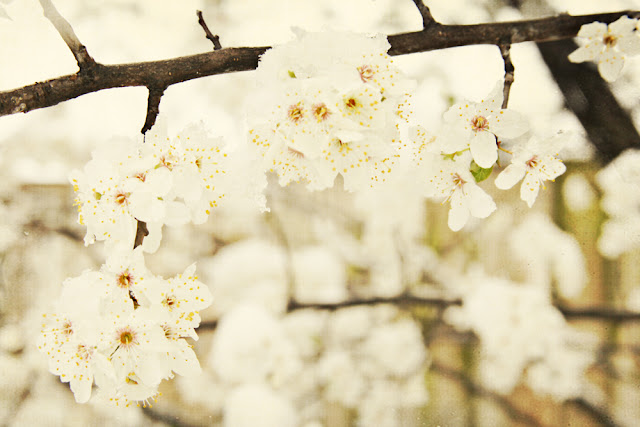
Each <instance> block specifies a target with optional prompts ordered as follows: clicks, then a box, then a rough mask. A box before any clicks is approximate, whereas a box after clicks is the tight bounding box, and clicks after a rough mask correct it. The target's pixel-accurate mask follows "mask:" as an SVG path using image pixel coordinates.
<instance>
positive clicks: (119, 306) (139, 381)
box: [38, 247, 212, 405]
mask: <svg viewBox="0 0 640 427" xmlns="http://www.w3.org/2000/svg"><path fill="white" fill-rule="evenodd" d="M195 269H196V267H195V264H193V265H191V266H189V267H187V269H186V270H185V271H184V272H183V273H182V274H178V275H176V276H174V277H172V278H169V279H167V280H165V279H163V278H161V277H158V276H155V275H153V274H152V273H151V272H150V271H149V270H148V269H147V268H146V267H145V264H144V259H143V253H142V248H140V247H139V248H137V249H135V250H133V251H128V252H116V253H114V254H113V255H112V256H111V257H110V258H109V259H108V260H107V262H106V264H104V265H103V266H102V268H101V269H100V270H99V271H92V270H87V271H84V272H83V273H82V274H81V275H80V276H78V277H75V278H69V279H67V280H66V281H65V283H64V287H63V290H62V294H61V295H60V298H59V300H58V301H57V303H56V310H55V312H53V313H49V314H44V315H43V319H42V335H41V336H40V339H39V343H38V348H39V350H40V351H41V352H43V353H45V354H46V355H47V356H48V360H49V370H50V371H51V372H52V373H53V374H55V375H59V376H60V379H61V381H63V382H68V383H70V387H71V390H72V391H73V393H74V395H75V398H76V401H77V402H79V403H84V402H87V401H88V400H89V398H90V396H91V389H92V386H93V383H94V382H95V384H96V386H97V387H98V392H99V394H100V396H101V397H103V398H105V399H108V400H110V401H113V402H115V403H120V402H122V403H124V404H126V405H129V403H131V402H148V399H150V398H153V397H155V396H156V395H157V394H158V385H159V384H160V382H161V381H162V380H163V379H166V378H172V377H173V373H174V372H175V373H178V374H180V375H193V374H197V373H199V372H200V364H199V362H198V359H197V357H196V355H195V353H194V352H193V350H192V349H191V346H190V345H189V344H188V343H187V341H186V340H185V339H184V338H186V337H190V338H193V339H197V338H198V337H197V335H196V332H195V328H196V327H198V325H199V324H200V315H199V311H200V310H202V309H204V308H206V307H207V306H209V305H210V304H211V299H212V297H211V293H210V291H209V289H208V288H207V287H206V286H205V285H204V284H203V283H201V282H200V281H199V280H198V278H197V276H196V275H195ZM78 301H81V303H78Z"/></svg>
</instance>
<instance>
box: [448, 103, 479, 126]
mask: <svg viewBox="0 0 640 427" xmlns="http://www.w3.org/2000/svg"><path fill="white" fill-rule="evenodd" d="M471 104H473V103H471V102H465V103H464V104H454V105H452V106H451V107H450V108H449V109H448V110H447V111H446V112H445V113H444V114H443V115H442V118H443V119H444V121H445V123H455V122H456V121H458V120H466V119H468V118H470V117H471V116H472V115H473V114H474V113H475V109H474V108H473V107H472V105H471Z"/></svg>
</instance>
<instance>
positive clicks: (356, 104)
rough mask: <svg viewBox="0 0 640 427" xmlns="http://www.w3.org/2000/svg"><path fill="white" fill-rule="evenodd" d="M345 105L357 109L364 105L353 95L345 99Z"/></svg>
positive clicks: (350, 108)
mask: <svg viewBox="0 0 640 427" xmlns="http://www.w3.org/2000/svg"><path fill="white" fill-rule="evenodd" d="M344 105H345V107H347V108H348V109H349V110H355V109H356V108H358V107H361V106H362V104H360V103H359V102H358V100H357V99H355V98H354V97H352V96H351V97H349V98H347V99H345V101H344Z"/></svg>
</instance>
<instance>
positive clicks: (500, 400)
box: [430, 362, 544, 427]
mask: <svg viewBox="0 0 640 427" xmlns="http://www.w3.org/2000/svg"><path fill="white" fill-rule="evenodd" d="M430 372H433V373H436V374H438V375H442V376H444V377H447V378H450V379H452V380H455V381H457V382H459V383H460V384H462V386H463V387H464V388H465V389H466V390H467V392H469V393H471V394H473V395H474V396H478V397H482V398H485V399H488V400H491V401H492V402H494V403H496V404H497V405H498V406H500V407H501V408H502V409H503V410H504V412H505V413H506V414H507V415H508V416H509V418H511V420H513V421H515V422H517V423H518V425H521V424H524V425H528V426H535V427H543V426H544V425H543V424H542V423H541V422H540V421H538V420H537V419H536V418H535V417H534V416H533V415H531V414H528V413H526V412H524V411H522V410H520V409H518V408H516V407H515V406H514V405H513V404H512V403H511V402H510V401H509V399H507V398H506V397H504V396H502V395H500V394H498V393H496V392H493V391H490V390H487V389H485V388H483V387H481V386H480V385H478V384H476V383H474V382H473V381H471V379H470V378H468V377H467V375H465V374H464V373H463V372H460V371H457V370H455V369H451V368H449V367H448V366H444V365H442V364H440V363H437V362H433V363H432V364H431V367H430Z"/></svg>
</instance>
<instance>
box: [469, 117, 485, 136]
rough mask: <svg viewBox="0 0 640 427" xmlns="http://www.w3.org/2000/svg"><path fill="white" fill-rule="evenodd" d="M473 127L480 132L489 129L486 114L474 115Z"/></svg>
mask: <svg viewBox="0 0 640 427" xmlns="http://www.w3.org/2000/svg"><path fill="white" fill-rule="evenodd" d="M471 128H472V129H473V131H474V132H479V131H483V130H487V129H489V121H488V120H487V118H486V117H484V116H474V117H473V118H472V119H471Z"/></svg>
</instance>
